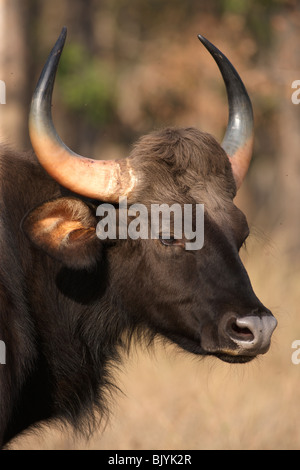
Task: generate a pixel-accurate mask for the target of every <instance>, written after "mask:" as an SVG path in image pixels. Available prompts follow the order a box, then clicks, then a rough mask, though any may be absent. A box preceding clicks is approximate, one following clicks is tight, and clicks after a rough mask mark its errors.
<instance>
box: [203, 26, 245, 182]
mask: <svg viewBox="0 0 300 470" xmlns="http://www.w3.org/2000/svg"><path fill="white" fill-rule="evenodd" d="M198 38H199V40H200V41H201V42H202V44H203V45H204V46H205V47H206V49H207V50H208V52H209V53H210V54H211V55H212V57H213V58H214V60H215V61H216V63H217V65H218V67H219V69H220V72H221V74H222V77H223V80H224V82H225V86H226V91H227V97H228V105H229V119H228V125H227V129H226V133H225V136H224V139H223V142H222V144H221V145H222V147H223V149H224V150H225V152H226V153H227V155H228V157H229V159H230V162H231V166H232V172H233V176H234V179H235V182H236V187H237V189H239V187H240V186H241V184H242V182H243V179H244V178H245V176H246V173H247V170H248V168H249V165H250V161H251V157H252V150H253V111H252V105H251V101H250V98H249V96H248V93H247V91H246V88H245V86H244V84H243V82H242V80H241V78H240V76H239V74H238V73H237V71H236V70H235V68H234V67H233V65H232V64H231V63H230V62H229V60H228V59H227V57H225V55H224V54H223V53H222V52H221V51H219V49H217V48H216V47H215V46H214V45H213V44H212V43H211V42H209V41H208V40H207V39H205V38H204V37H203V36H201V35H200V34H199V35H198Z"/></svg>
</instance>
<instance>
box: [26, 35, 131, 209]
mask: <svg viewBox="0 0 300 470" xmlns="http://www.w3.org/2000/svg"><path fill="white" fill-rule="evenodd" d="M66 35H67V29H66V28H63V29H62V32H61V34H60V36H59V38H58V40H57V42H56V44H55V46H54V48H53V49H52V51H51V53H50V55H49V57H48V60H47V62H46V65H45V66H44V69H43V71H42V73H41V76H40V79H39V81H38V84H37V87H36V89H35V92H34V95H33V98H32V103H31V109H30V115H29V133H30V140H31V143H32V146H33V148H34V150H35V153H36V156H37V158H38V159H39V161H40V163H41V165H42V166H43V167H44V168H45V170H46V171H47V172H48V173H49V174H50V175H51V176H52V177H53V178H54V179H55V180H56V181H58V182H59V183H60V184H61V185H62V186H64V187H66V188H68V189H70V190H71V191H73V192H75V193H78V194H81V195H82V196H86V197H90V198H93V199H99V200H102V201H110V202H118V198H119V197H121V196H129V195H130V193H131V191H132V190H133V188H134V187H135V184H136V176H135V173H134V171H133V169H132V168H131V166H130V163H129V161H128V159H123V160H107V161H106V160H93V159H90V158H85V157H82V156H80V155H77V154H76V153H74V152H72V150H70V149H69V148H68V147H67V146H66V145H65V144H64V143H63V142H62V140H61V139H60V137H59V136H58V135H57V133H56V130H55V128H54V125H53V121H52V115H51V100H52V92H53V86H54V81H55V75H56V71H57V67H58V63H59V59H60V56H61V53H62V50H63V47H64V43H65V40H66Z"/></svg>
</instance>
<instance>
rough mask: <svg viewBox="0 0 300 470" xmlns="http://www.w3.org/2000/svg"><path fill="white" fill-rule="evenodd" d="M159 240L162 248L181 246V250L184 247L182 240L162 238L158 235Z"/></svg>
mask: <svg viewBox="0 0 300 470" xmlns="http://www.w3.org/2000/svg"><path fill="white" fill-rule="evenodd" d="M159 240H160V242H161V244H162V245H164V246H182V247H183V248H184V246H185V245H184V241H183V240H180V239H177V238H174V237H169V238H164V237H163V235H160V236H159Z"/></svg>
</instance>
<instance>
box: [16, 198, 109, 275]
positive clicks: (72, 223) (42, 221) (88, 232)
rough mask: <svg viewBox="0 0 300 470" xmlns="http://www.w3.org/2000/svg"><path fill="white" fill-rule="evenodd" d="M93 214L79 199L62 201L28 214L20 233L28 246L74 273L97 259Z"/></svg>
mask: <svg viewBox="0 0 300 470" xmlns="http://www.w3.org/2000/svg"><path fill="white" fill-rule="evenodd" d="M96 224H97V219H96V216H95V214H94V211H93V210H92V209H91V208H90V207H89V206H88V205H87V204H85V203H84V202H82V201H81V200H80V199H75V198H69V197H62V198H59V199H55V200H52V201H48V202H45V203H43V204H42V205H40V206H38V207H36V208H35V209H33V210H32V211H31V212H29V213H28V214H27V215H26V216H25V218H24V219H23V222H22V229H23V231H24V232H25V234H26V235H27V237H28V238H29V239H30V240H31V241H32V243H33V244H34V245H35V246H36V247H37V248H40V249H42V250H44V251H45V252H46V253H48V255H50V256H52V257H53V258H55V259H57V260H58V261H61V262H62V263H63V264H64V265H66V266H67V267H70V268H75V269H87V268H90V267H92V266H93V265H94V264H95V263H96V262H97V260H99V258H100V256H101V250H102V244H101V241H100V240H99V239H98V238H97V236H96Z"/></svg>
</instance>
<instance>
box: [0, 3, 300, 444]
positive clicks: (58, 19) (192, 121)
mask: <svg viewBox="0 0 300 470" xmlns="http://www.w3.org/2000/svg"><path fill="white" fill-rule="evenodd" d="M62 26H67V27H68V38H67V44H66V46H65V50H64V52H63V55H62V59H61V63H60V67H59V72H58V77H57V81H56V85H55V93H54V102H53V104H54V106H53V113H54V120H55V123H56V127H57V129H58V130H59V133H60V135H61V137H62V138H63V140H64V141H65V142H66V143H67V144H68V145H69V147H71V148H72V149H73V150H74V151H76V152H78V153H81V154H84V155H90V156H92V157H94V158H119V157H122V156H127V155H128V153H129V152H130V148H131V145H132V144H133V143H134V141H135V140H136V139H137V138H138V137H139V136H141V135H143V134H145V133H147V132H149V131H151V130H153V129H155V128H159V127H163V126H182V127H186V126H195V127H198V128H200V129H201V130H204V131H207V132H210V133H212V134H214V135H215V136H216V137H217V138H218V139H219V140H221V139H222V136H223V133H224V130H225V128H226V122H227V113H228V110H227V100H226V94H225V89H224V84H223V82H222V79H221V76H220V74H219V71H218V69H217V67H216V65H215V63H214V61H213V59H212V58H211V57H210V55H209V54H208V53H207V51H206V50H205V49H204V47H203V46H202V45H201V44H200V43H199V41H198V39H197V34H198V33H201V34H202V35H204V36H206V37H207V38H208V39H209V40H210V41H211V42H213V43H214V44H215V45H216V46H217V47H219V48H220V49H221V50H222V51H223V52H224V53H225V54H226V55H227V56H228V57H229V59H230V60H231V61H232V62H233V64H234V65H235V67H236V68H237V70H238V71H239V73H240V75H241V77H242V79H243V80H244V83H245V85H246V87H247V89H248V92H249V95H250V97H251V99H252V102H253V107H254V114H255V132H256V134H255V135H256V138H255V149H254V157H253V161H252V164H251V167H250V171H249V174H248V177H247V179H246V182H245V183H244V185H243V187H242V189H241V190H240V192H239V194H238V196H237V202H236V203H237V205H238V206H239V207H240V208H241V209H242V210H243V211H244V212H245V213H246V215H247V217H248V221H249V224H250V228H251V232H252V236H251V237H250V239H249V242H248V244H247V249H246V250H243V252H242V257H243V261H244V262H245V265H246V268H247V270H248V272H249V275H250V278H251V280H252V283H253V286H254V290H255V291H256V293H257V295H258V297H260V299H261V300H262V302H263V303H264V304H265V305H267V306H268V307H269V308H270V309H271V310H272V311H273V313H274V314H275V316H276V317H277V319H278V321H279V326H278V328H277V330H276V332H275V334H274V341H273V344H272V347H271V350H270V352H269V353H268V354H267V355H266V356H263V357H262V358H261V359H259V360H257V361H256V362H255V363H251V364H249V365H245V366H230V365H226V364H222V363H220V362H218V361H216V360H213V359H208V360H207V359H206V360H204V361H199V359H198V358H193V357H191V356H190V355H187V354H183V353H182V354H181V353H179V354H178V352H177V351H176V352H175V350H174V348H172V347H170V348H164V349H163V348H162V347H161V346H159V345H158V346H157V348H156V353H155V356H154V357H151V355H150V356H149V354H148V353H145V352H144V351H143V350H142V348H140V347H138V348H137V349H138V353H135V352H134V353H132V355H131V357H130V358H129V359H128V358H126V359H125V360H124V368H123V369H124V370H123V369H122V371H119V372H118V373H117V376H118V379H117V381H118V383H119V384H120V386H121V388H122V390H123V391H124V395H121V394H120V395H116V396H114V399H113V402H114V406H113V411H114V414H113V417H112V418H111V420H110V422H109V423H108V425H107V427H106V429H105V431H104V433H103V434H102V432H100V430H99V433H96V434H95V436H94V437H93V439H92V440H91V441H90V442H88V443H87V442H86V441H84V440H82V439H79V438H74V437H73V436H72V433H71V431H69V432H68V433H66V432H65V431H59V430H58V429H56V428H55V427H52V428H49V429H47V428H46V427H45V431H44V432H43V433H41V432H40V431H39V432H38V433H35V434H34V433H33V434H31V435H30V436H29V437H23V438H20V439H18V440H17V441H16V443H15V448H36V449H38V448H44V449H45V448H53V449H54V448H56V449H58V448H73V449H75V448H84V449H86V448H94V449H147V448H148V449H149V448H151V449H232V448H233V449H243V448H244V449H253V448H258V449H271V448H289V449H291V448H297V449H299V448H300V389H299V380H300V365H299V366H297V365H295V364H293V363H292V361H291V355H292V352H293V349H292V348H291V345H292V342H293V341H294V340H296V339H300V312H299V304H300V265H299V261H300V256H299V254H300V251H299V248H300V236H299V235H300V210H299V205H300V185H299V181H300V133H299V130H300V104H299V105H295V104H293V103H292V100H291V97H292V93H293V92H294V91H295V90H294V89H292V83H293V81H295V80H300V5H299V1H298V0H261V1H260V0H244V1H239V0H185V1H182V0H82V1H81V0H51V2H50V1H47V2H46V1H44V0H22V1H21V0H0V80H3V81H4V82H5V83H6V104H5V105H4V104H1V105H0V138H1V140H2V141H4V142H6V143H7V144H9V145H10V146H12V147H14V148H16V149H18V150H27V149H28V148H30V142H29V139H28V131H27V116H28V109H29V106H30V99H31V94H32V92H33V90H34V87H35V84H36V81H37V79H38V76H39V73H40V71H41V68H42V66H43V64H44V62H45V60H46V57H47V55H48V53H49V51H50V50H51V48H52V46H53V44H54V42H55V40H56V38H57V37H58V35H59V33H60V31H61V28H62ZM29 184H30V182H29Z"/></svg>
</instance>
